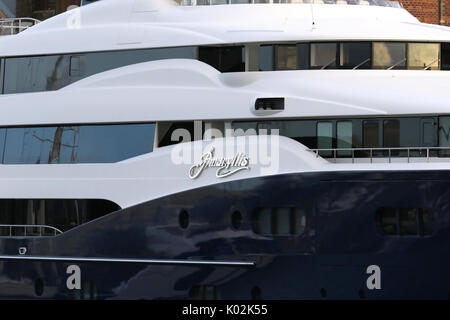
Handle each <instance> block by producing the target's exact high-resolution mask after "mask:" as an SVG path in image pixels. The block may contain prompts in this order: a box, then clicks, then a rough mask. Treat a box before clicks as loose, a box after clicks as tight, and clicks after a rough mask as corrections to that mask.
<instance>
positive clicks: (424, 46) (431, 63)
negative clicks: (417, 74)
mask: <svg viewBox="0 0 450 320" xmlns="http://www.w3.org/2000/svg"><path fill="white" fill-rule="evenodd" d="M439 50H440V44H439V43H409V44H408V69H417V70H438V69H439V54H440V53H439Z"/></svg>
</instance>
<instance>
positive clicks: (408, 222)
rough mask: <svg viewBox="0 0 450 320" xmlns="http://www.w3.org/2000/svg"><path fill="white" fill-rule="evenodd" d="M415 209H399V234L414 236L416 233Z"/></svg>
mask: <svg viewBox="0 0 450 320" xmlns="http://www.w3.org/2000/svg"><path fill="white" fill-rule="evenodd" d="M417 211H418V209H404V208H401V209H400V216H399V223H400V235H401V236H416V235H417V234H418V228H417Z"/></svg>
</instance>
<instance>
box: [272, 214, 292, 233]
mask: <svg viewBox="0 0 450 320" xmlns="http://www.w3.org/2000/svg"><path fill="white" fill-rule="evenodd" d="M275 217H276V224H275V230H274V233H275V234H277V235H283V236H286V235H290V234H291V209H290V208H277V209H275Z"/></svg>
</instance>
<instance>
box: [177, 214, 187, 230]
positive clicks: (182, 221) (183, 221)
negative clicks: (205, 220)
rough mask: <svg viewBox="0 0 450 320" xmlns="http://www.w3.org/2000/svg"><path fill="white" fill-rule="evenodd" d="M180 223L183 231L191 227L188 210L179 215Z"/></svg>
mask: <svg viewBox="0 0 450 320" xmlns="http://www.w3.org/2000/svg"><path fill="white" fill-rule="evenodd" d="M178 223H179V224H180V228H181V229H187V227H188V226H189V214H188V212H187V211H186V210H181V211H180V214H179V215H178Z"/></svg>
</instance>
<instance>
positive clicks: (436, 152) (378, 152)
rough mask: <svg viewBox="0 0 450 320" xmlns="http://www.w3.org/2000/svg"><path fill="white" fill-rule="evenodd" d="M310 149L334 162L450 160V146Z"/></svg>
mask: <svg viewBox="0 0 450 320" xmlns="http://www.w3.org/2000/svg"><path fill="white" fill-rule="evenodd" d="M308 151H310V152H313V153H315V154H316V156H317V157H319V156H321V157H323V158H324V159H326V160H328V161H333V162H337V161H338V160H341V159H351V161H352V163H355V162H357V160H358V159H370V163H373V160H374V159H386V160H387V162H388V163H391V162H392V159H404V160H406V161H407V162H408V163H409V162H411V161H412V159H417V158H419V159H425V160H426V162H430V159H435V158H447V159H448V161H449V162H450V147H399V148H333V149H308ZM443 151H447V152H445V153H444V152H443ZM339 153H340V154H339Z"/></svg>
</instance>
